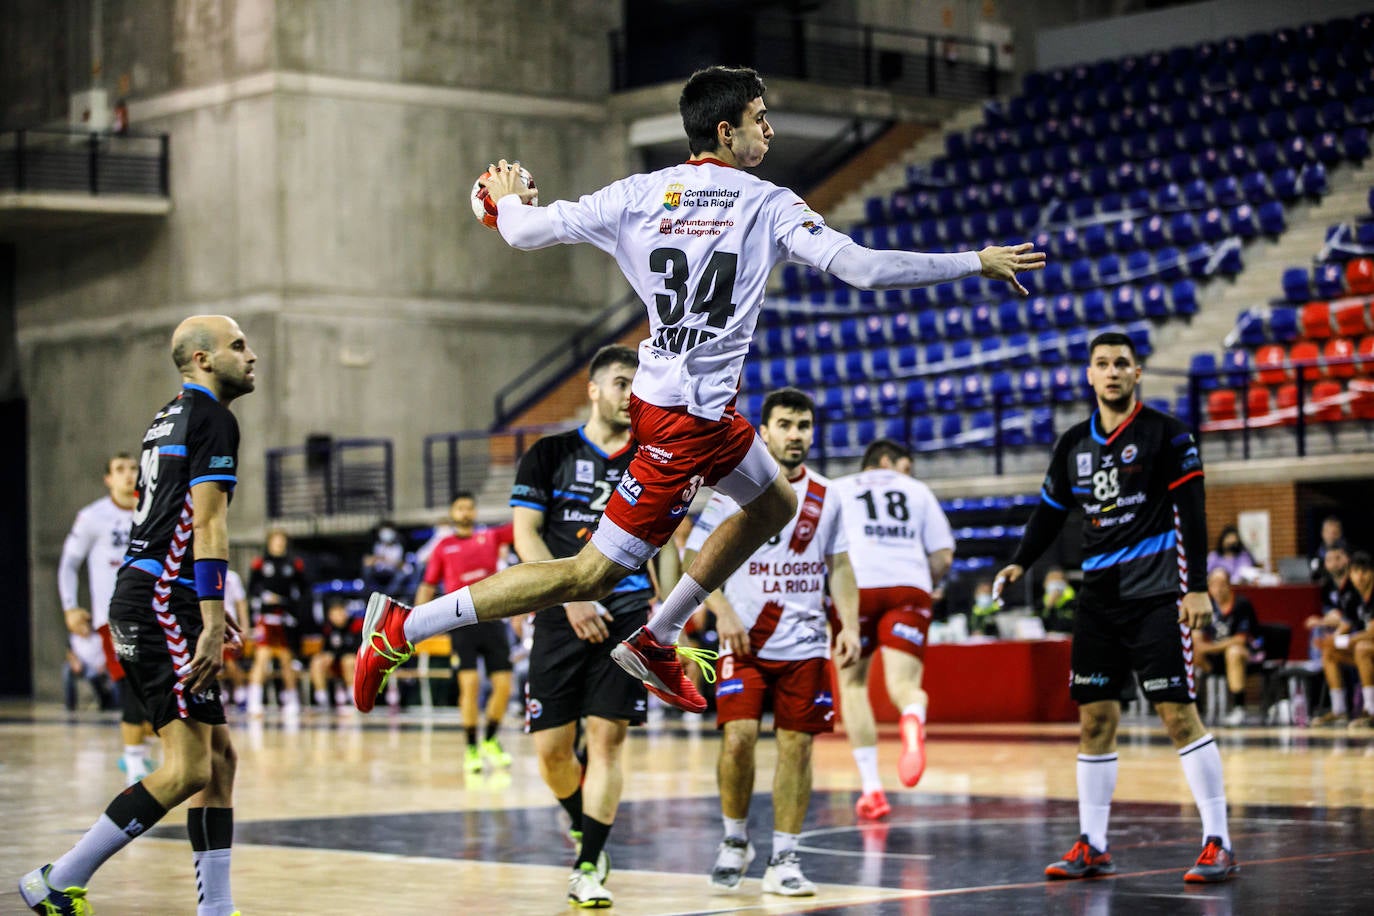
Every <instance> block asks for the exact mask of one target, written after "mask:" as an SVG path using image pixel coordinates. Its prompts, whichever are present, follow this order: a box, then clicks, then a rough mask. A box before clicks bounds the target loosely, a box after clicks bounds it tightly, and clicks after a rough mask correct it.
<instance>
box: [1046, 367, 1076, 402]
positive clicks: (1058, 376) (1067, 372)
mask: <svg viewBox="0 0 1374 916" xmlns="http://www.w3.org/2000/svg"><path fill="white" fill-rule="evenodd" d="M1075 371H1078V372H1081V371H1082V370H1081V369H1077V370H1076V369H1071V368H1069V367H1068V366H1059V367H1058V368H1056V369H1054V370H1053V371H1051V372H1050V397H1051V398H1053V399H1054V401H1055V402H1056V403H1059V404H1065V403H1069V402H1071V401H1076V400H1077V399H1078V389H1077V386H1075V385H1074V381H1073V379H1074V372H1075Z"/></svg>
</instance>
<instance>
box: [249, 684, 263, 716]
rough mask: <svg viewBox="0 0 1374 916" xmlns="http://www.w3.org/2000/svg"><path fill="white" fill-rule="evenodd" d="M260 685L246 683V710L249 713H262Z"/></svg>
mask: <svg viewBox="0 0 1374 916" xmlns="http://www.w3.org/2000/svg"><path fill="white" fill-rule="evenodd" d="M262 694H263V691H262V685H261V684H249V685H248V712H249V714H250V715H261V714H262Z"/></svg>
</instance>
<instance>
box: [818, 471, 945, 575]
mask: <svg viewBox="0 0 1374 916" xmlns="http://www.w3.org/2000/svg"><path fill="white" fill-rule="evenodd" d="M832 490H833V491H834V494H835V497H836V501H837V502H838V503H839V504H840V509H841V512H842V514H843V516H844V529H845V534H846V536H847V537H848V540H849V543H850V544H851V545H852V549H851V550H850V554H849V562H850V565H852V566H853V567H854V579H855V581H856V582H857V583H858V586H859V588H896V587H900V586H906V587H908V588H919V589H921V590H922V591H924V592H926V593H929V592H930V591H931V586H932V585H933V583H932V582H931V578H930V560H929V555H930V554H932V553H935V552H936V551H937V550H945V549H953V548H954V534H953V532H951V531H950V528H949V519H947V518H946V517H945V513H944V510H943V509H941V508H940V501H939V500H937V499H936V498H935V494H934V493H932V492H931V491H930V487H928V486H926V485H925V484H923V483H921V482H920V481H919V480H914V479H912V478H911V477H909V476H907V475H906V474H901V473H898V472H897V471H893V470H889V469H886V468H872V469H870V470H867V471H860V472H859V473H857V474H851V475H849V476H848V477H841V478H839V479H837V480H836V481H835V482H834V483H833V484H832Z"/></svg>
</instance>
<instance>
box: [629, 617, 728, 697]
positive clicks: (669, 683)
mask: <svg viewBox="0 0 1374 916" xmlns="http://www.w3.org/2000/svg"><path fill="white" fill-rule="evenodd" d="M678 656H682V657H683V658H687V659H690V660H691V661H694V662H696V663H697V664H698V665H700V666H701V672H702V674H703V675H704V676H705V677H706V680H707V681H714V680H715V679H716V669H715V667H714V666H713V665H712V664H711V662H713V661H714V660H715V658H716V653H715V652H712V651H711V650H709V649H693V648H691V647H689V646H664V645H660V644H659V643H658V642H657V641H655V640H654V638H653V636H651V635H650V634H649V630H648V628H647V627H640V628H639V629H638V630H635V632H634V634H633V635H632V636H631V637H630V638H629V639H627V640H625V641H624V642H622V643H621V644H620V645H618V646H616V647H615V648H614V649H612V650H611V658H613V659H615V663H616V664H617V665H619V666H620V667H622V668H624V669H625V670H626V671H628V672H629V673H630V674H631V675H633V676H634V677H636V678H638V679H639V680H641V681H643V682H644V686H645V687H647V688H648V689H649V692H650V693H652V694H653V695H654V696H656V697H658V698H659V699H661V700H662V701H663V702H665V703H668V704H670V705H672V706H676V707H677V708H678V709H681V710H685V711H686V712H705V711H706V699H705V698H704V697H703V696H702V695H701V691H699V690H697V688H696V685H695V684H693V683H692V682H691V681H690V680H689V679H688V677H687V672H685V671H683V670H682V662H681V660H680V659H679V658H678Z"/></svg>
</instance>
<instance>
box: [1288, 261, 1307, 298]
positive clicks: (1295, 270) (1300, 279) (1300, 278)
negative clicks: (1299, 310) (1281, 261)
mask: <svg viewBox="0 0 1374 916" xmlns="http://www.w3.org/2000/svg"><path fill="white" fill-rule="evenodd" d="M1282 283H1283V297H1284V298H1285V299H1287V300H1288V301H1289V302H1306V301H1308V300H1309V299H1311V298H1312V287H1311V284H1310V282H1309V278H1308V275H1307V269H1306V268H1305V267H1290V268H1288V269H1287V270H1285V271H1284V272H1283V280H1282Z"/></svg>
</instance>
